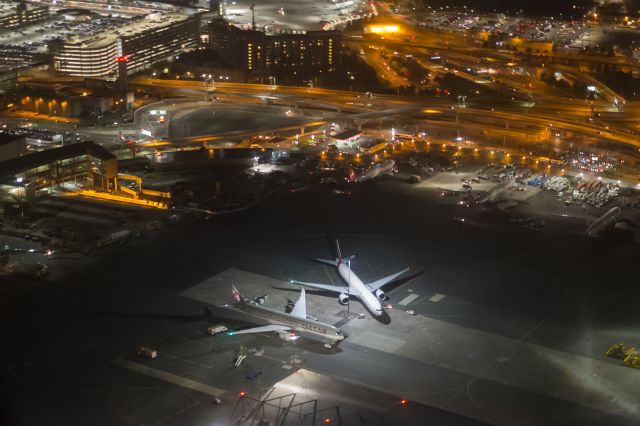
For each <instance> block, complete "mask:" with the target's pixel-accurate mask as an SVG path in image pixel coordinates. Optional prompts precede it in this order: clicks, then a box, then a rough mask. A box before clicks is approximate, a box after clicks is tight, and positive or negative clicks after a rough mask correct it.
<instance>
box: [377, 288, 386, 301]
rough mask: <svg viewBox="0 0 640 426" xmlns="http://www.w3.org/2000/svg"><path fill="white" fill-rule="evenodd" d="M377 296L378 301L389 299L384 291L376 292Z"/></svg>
mask: <svg viewBox="0 0 640 426" xmlns="http://www.w3.org/2000/svg"><path fill="white" fill-rule="evenodd" d="M375 295H376V297H377V298H378V300H386V298H387V295H386V294H384V291H382V290H376V292H375Z"/></svg>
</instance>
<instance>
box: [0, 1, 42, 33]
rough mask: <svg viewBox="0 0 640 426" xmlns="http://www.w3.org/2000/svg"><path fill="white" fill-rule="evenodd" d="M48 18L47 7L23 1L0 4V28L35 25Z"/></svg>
mask: <svg viewBox="0 0 640 426" xmlns="http://www.w3.org/2000/svg"><path fill="white" fill-rule="evenodd" d="M48 17H49V7H48V6H41V5H36V4H27V3H25V2H24V1H19V2H16V1H2V2H0V28H4V29H7V28H17V27H22V26H25V25H32V24H37V23H38V22H42V21H44V20H46V19H47V18H48Z"/></svg>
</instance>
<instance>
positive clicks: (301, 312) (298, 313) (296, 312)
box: [290, 287, 307, 319]
mask: <svg viewBox="0 0 640 426" xmlns="http://www.w3.org/2000/svg"><path fill="white" fill-rule="evenodd" d="M290 314H291V315H293V316H294V317H297V318H303V319H306V318H307V298H306V297H305V293H304V287H300V298H299V299H298V301H297V302H296V304H295V305H294V306H293V309H292V310H291V312H290Z"/></svg>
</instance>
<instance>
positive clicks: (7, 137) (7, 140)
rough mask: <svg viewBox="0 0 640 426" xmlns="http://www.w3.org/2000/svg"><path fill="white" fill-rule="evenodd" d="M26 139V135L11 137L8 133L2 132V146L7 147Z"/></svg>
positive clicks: (0, 137) (0, 143) (0, 134)
mask: <svg viewBox="0 0 640 426" xmlns="http://www.w3.org/2000/svg"><path fill="white" fill-rule="evenodd" d="M24 137H25V136H24V135H10V134H8V133H2V132H0V146H2V145H6V144H8V143H11V142H13V141H15V140H16V139H21V138H24Z"/></svg>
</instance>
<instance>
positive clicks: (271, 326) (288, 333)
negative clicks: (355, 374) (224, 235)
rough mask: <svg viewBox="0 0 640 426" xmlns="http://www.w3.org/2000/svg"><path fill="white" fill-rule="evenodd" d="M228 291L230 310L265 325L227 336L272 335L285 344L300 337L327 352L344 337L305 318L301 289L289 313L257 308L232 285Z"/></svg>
mask: <svg viewBox="0 0 640 426" xmlns="http://www.w3.org/2000/svg"><path fill="white" fill-rule="evenodd" d="M231 288H232V291H233V307H232V309H234V310H236V311H239V312H242V313H244V314H247V315H248V316H249V317H251V318H253V319H255V320H256V321H257V322H264V323H267V325H262V326H258V327H253V328H248V329H244V330H238V331H231V332H229V333H228V334H229V335H236V334H249V333H262V332H274V333H276V334H278V337H280V338H281V339H283V340H286V341H295V340H297V339H298V338H299V337H300V336H303V337H307V338H309V339H312V340H320V341H321V342H323V343H324V346H325V347H326V348H331V347H332V346H333V345H335V344H336V343H338V342H339V341H341V340H344V338H345V335H344V333H342V332H341V331H340V330H339V329H338V328H336V327H334V326H332V325H330V324H325V323H323V322H320V321H318V320H317V319H315V318H313V317H311V316H309V315H307V301H306V297H305V291H304V287H302V288H301V293H300V298H299V299H298V301H297V302H296V304H295V305H294V307H293V309H292V310H291V312H290V313H286V312H279V311H276V310H274V309H270V308H267V307H264V306H261V303H260V302H259V301H257V300H254V299H246V298H245V297H243V296H242V295H241V294H240V292H239V291H238V289H237V288H236V287H235V286H233V285H232V286H231ZM261 298H262V301H263V302H262V303H264V300H265V299H266V298H265V296H261Z"/></svg>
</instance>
